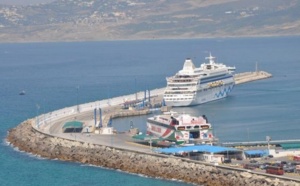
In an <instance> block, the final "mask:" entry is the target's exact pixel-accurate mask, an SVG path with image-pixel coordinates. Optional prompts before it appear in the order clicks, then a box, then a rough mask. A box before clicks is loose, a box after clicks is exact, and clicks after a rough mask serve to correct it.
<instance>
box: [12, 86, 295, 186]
mask: <svg viewBox="0 0 300 186" xmlns="http://www.w3.org/2000/svg"><path fill="white" fill-rule="evenodd" d="M162 92H163V90H162V89H157V90H153V91H152V99H156V100H158V98H159V96H161V95H162ZM138 96H143V92H140V93H137V94H135V95H129V96H123V97H118V98H113V99H110V100H103V101H96V102H93V103H87V104H82V105H76V106H73V107H68V108H63V109H60V110H57V111H53V112H50V113H47V114H43V115H40V116H37V117H36V118H35V119H29V120H27V121H24V122H23V123H21V124H20V125H18V126H17V127H16V128H13V129H11V130H10V131H9V133H8V136H7V141H8V142H9V143H10V144H11V145H13V146H15V147H18V148H19V150H21V151H25V152H28V153H33V154H36V155H40V156H42V157H45V158H49V159H59V160H64V161H72V162H80V163H86V164H93V165H97V166H103V167H108V168H113V169H119V170H122V171H126V172H130V173H136V174H144V175H147V176H151V177H159V178H163V179H176V180H182V181H184V182H188V183H194V184H198V185H207V186H221V185H222V186H231V185H241V186H244V185H253V186H256V185H257V186H261V185H289V186H296V185H299V184H300V182H298V181H297V180H292V179H290V178H286V177H282V176H274V175H266V174H263V173H261V174H259V175H258V174H255V173H252V172H251V171H250V172H248V171H246V170H244V169H239V168H230V167H226V166H220V165H218V166H215V165H213V164H209V163H204V162H200V161H194V160H189V159H186V158H180V157H175V156H168V155H163V154H156V153H153V152H152V151H151V149H149V147H145V146H143V147H141V146H137V145H133V144H131V145H130V144H129V143H130V142H129V141H127V139H128V138H125V135H121V134H116V135H115V134H113V135H108V136H107V135H106V136H105V135H99V134H98V135H97V134H88V133H87V135H86V134H83V133H77V134H76V133H63V132H62V131H61V126H62V124H63V123H64V122H66V121H69V120H73V119H78V120H82V119H83V120H84V119H87V118H89V119H90V120H92V118H93V114H92V113H93V110H94V109H95V108H96V107H99V106H100V105H101V109H102V111H103V113H104V115H105V116H109V117H123V116H127V115H128V114H131V115H133V113H128V112H127V113H121V112H120V104H121V103H122V102H124V99H125V98H129V99H132V98H136V97H138ZM116 113H117V114H116ZM147 113H148V111H145V112H139V113H138V114H147ZM134 114H136V113H134ZM92 121H93V120H92Z"/></svg>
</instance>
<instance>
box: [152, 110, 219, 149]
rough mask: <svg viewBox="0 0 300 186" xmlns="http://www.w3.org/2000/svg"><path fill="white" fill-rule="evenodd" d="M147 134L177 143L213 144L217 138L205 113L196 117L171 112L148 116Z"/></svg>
mask: <svg viewBox="0 0 300 186" xmlns="http://www.w3.org/2000/svg"><path fill="white" fill-rule="evenodd" d="M147 134H148V135H151V136H155V137H159V138H161V139H163V140H166V141H170V142H175V143H176V144H185V143H191V142H193V143H195V142H196V143H210V144H211V143H212V142H214V141H215V140H216V139H215V138H214V136H213V132H212V126H211V124H210V123H208V120H207V118H206V116H205V115H203V116H200V117H195V116H191V115H189V114H178V113H171V112H168V113H164V114H161V115H156V116H153V117H150V118H148V119H147Z"/></svg>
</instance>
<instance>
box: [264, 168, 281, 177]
mask: <svg viewBox="0 0 300 186" xmlns="http://www.w3.org/2000/svg"><path fill="white" fill-rule="evenodd" d="M266 173H269V174H277V175H283V174H284V170H283V167H279V166H268V167H267V168H266Z"/></svg>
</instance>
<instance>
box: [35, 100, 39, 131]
mask: <svg viewBox="0 0 300 186" xmlns="http://www.w3.org/2000/svg"><path fill="white" fill-rule="evenodd" d="M39 109H40V105H39V104H36V118H35V125H36V127H37V128H39V126H40V125H39Z"/></svg>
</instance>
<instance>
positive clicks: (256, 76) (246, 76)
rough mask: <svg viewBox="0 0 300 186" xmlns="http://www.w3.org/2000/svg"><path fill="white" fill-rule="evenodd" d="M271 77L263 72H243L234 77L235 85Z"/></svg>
mask: <svg viewBox="0 0 300 186" xmlns="http://www.w3.org/2000/svg"><path fill="white" fill-rule="evenodd" d="M270 77H272V74H270V73H268V72H265V71H255V72H243V73H239V74H236V75H234V81H235V84H236V85H238V84H242V83H248V82H251V81H257V80H261V79H266V78H270Z"/></svg>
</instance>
